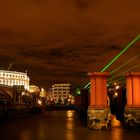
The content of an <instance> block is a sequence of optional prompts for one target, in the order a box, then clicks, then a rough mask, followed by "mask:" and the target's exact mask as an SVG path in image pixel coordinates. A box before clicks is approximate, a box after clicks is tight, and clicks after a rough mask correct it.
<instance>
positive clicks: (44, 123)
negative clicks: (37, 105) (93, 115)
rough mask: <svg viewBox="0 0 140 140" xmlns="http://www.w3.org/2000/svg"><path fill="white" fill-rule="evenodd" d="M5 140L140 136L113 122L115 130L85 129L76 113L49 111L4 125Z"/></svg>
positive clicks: (116, 139) (117, 139) (128, 138)
mask: <svg viewBox="0 0 140 140" xmlns="http://www.w3.org/2000/svg"><path fill="white" fill-rule="evenodd" d="M0 135H1V138H0V139H1V140H47V139H48V140H56V139H61V140H79V139H80V140H91V139H95V140H124V139H125V140H132V139H139V137H140V133H139V132H133V131H130V132H128V131H126V130H124V129H123V128H122V127H121V125H120V122H118V121H117V120H116V119H114V120H112V129H111V130H107V131H98V130H90V129H88V128H86V126H83V124H82V123H81V122H80V120H79V116H78V114H77V113H76V112H75V111H72V110H69V111H48V112H45V113H43V114H38V115H35V116H32V117H31V118H25V119H21V120H15V121H9V122H6V123H3V124H0Z"/></svg>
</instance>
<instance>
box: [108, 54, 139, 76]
mask: <svg viewBox="0 0 140 140" xmlns="http://www.w3.org/2000/svg"><path fill="white" fill-rule="evenodd" d="M139 56H140V55H137V56H134V57H133V58H131V59H129V60H128V61H126V62H125V63H123V64H122V65H121V66H119V67H117V68H116V69H114V70H113V71H111V72H110V74H113V73H114V72H116V71H117V70H119V69H120V68H122V67H124V66H125V65H127V64H128V63H130V62H131V61H133V60H135V59H136V58H137V57H139Z"/></svg>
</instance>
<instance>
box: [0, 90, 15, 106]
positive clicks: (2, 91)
mask: <svg viewBox="0 0 140 140" xmlns="http://www.w3.org/2000/svg"><path fill="white" fill-rule="evenodd" d="M0 95H1V96H2V97H3V98H5V99H8V100H9V102H10V104H13V99H12V98H11V96H10V95H9V94H8V93H7V92H5V91H4V90H3V89H1V88H0Z"/></svg>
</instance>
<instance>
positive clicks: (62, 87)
mask: <svg viewBox="0 0 140 140" xmlns="http://www.w3.org/2000/svg"><path fill="white" fill-rule="evenodd" d="M52 93H53V94H54V98H56V99H58V98H63V99H65V98H67V97H68V96H69V95H70V84H62V83H61V84H54V85H52Z"/></svg>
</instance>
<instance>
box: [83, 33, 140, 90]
mask: <svg viewBox="0 0 140 140" xmlns="http://www.w3.org/2000/svg"><path fill="white" fill-rule="evenodd" d="M139 39H140V35H138V36H137V37H135V38H134V39H133V40H132V41H131V42H130V43H129V44H128V45H127V46H126V47H125V48H124V49H123V50H122V51H121V52H120V53H119V54H118V55H117V56H116V57H115V58H114V59H112V60H111V61H110V62H109V63H108V64H107V65H106V66H105V67H104V68H103V69H102V70H101V72H104V71H105V70H106V69H107V68H108V67H109V66H110V65H111V64H112V63H113V62H114V61H116V60H117V59H118V58H119V57H120V56H121V55H122V54H123V53H124V52H125V51H127V50H128V49H129V48H130V47H131V46H132V45H133V44H134V43H135V42H137V41H138V40H139ZM88 86H90V82H89V83H88V84H87V85H86V86H85V87H84V88H87V87H88Z"/></svg>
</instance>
